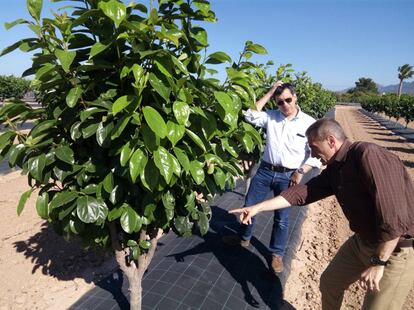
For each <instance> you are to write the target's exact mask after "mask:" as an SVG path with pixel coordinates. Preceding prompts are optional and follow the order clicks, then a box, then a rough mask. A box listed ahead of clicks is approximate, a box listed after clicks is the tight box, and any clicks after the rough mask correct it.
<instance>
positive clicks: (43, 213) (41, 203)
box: [36, 192, 49, 220]
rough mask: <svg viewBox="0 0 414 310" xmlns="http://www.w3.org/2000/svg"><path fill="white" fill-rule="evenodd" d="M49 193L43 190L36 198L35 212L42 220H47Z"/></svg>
mask: <svg viewBox="0 0 414 310" xmlns="http://www.w3.org/2000/svg"><path fill="white" fill-rule="evenodd" d="M48 205H49V195H48V193H47V192H44V193H43V194H42V195H39V196H38V197H37V200H36V211H37V214H38V215H39V216H40V217H41V218H42V219H44V220H47V219H48V217H49V209H48Z"/></svg>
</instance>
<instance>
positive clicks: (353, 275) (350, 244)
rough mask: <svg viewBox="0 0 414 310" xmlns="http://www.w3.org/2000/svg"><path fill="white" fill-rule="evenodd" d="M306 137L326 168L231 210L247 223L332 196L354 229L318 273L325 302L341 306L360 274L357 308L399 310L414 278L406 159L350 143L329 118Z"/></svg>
mask: <svg viewBox="0 0 414 310" xmlns="http://www.w3.org/2000/svg"><path fill="white" fill-rule="evenodd" d="M306 135H307V138H308V142H309V146H310V148H311V150H312V156H313V157H316V158H319V159H320V160H321V162H322V163H323V164H325V165H327V168H326V169H325V170H324V171H323V172H322V173H321V174H320V175H319V176H317V177H316V178H314V179H312V180H310V181H309V182H308V183H307V184H305V185H297V186H294V187H291V188H289V189H287V190H286V191H283V192H282V193H281V194H280V196H278V197H275V198H273V199H269V200H267V201H264V202H262V203H259V204H256V205H254V206H251V207H248V208H242V209H235V210H231V211H229V212H230V213H240V220H241V221H242V222H243V223H244V224H247V223H249V222H250V221H251V217H252V216H254V215H256V214H257V213H259V212H261V211H270V210H276V209H281V208H286V207H289V206H292V205H304V204H309V203H312V202H315V201H318V200H320V199H323V198H325V197H328V196H331V195H335V196H336V197H337V200H338V202H339V204H340V205H341V208H342V210H343V212H344V214H345V216H346V218H347V219H348V221H349V224H350V228H351V230H352V231H353V232H355V234H354V235H353V236H352V237H351V238H350V239H349V240H347V241H346V242H345V243H344V244H343V245H342V247H341V248H340V249H339V251H338V253H337V254H336V255H335V257H334V258H333V260H332V262H331V263H330V264H329V265H328V267H327V268H326V270H325V271H324V273H323V274H322V276H321V282H320V289H321V293H322V308H323V309H326V310H335V309H338V310H339V309H340V307H341V304H342V299H343V294H344V291H345V289H347V288H348V287H349V285H350V284H352V283H353V282H355V281H357V280H359V281H360V283H361V286H362V287H363V288H364V289H367V294H366V295H365V300H364V305H363V307H362V309H372V310H373V309H375V310H378V309H401V307H402V305H403V303H404V300H405V298H406V296H407V295H408V293H409V291H410V289H411V288H412V286H413V284H414V249H413V236H414V188H413V184H412V182H411V179H410V177H409V175H408V173H407V171H406V169H405V167H404V165H403V164H402V162H401V161H400V160H399V158H398V157H397V156H395V155H394V154H392V153H391V152H389V151H387V150H386V149H384V148H382V147H380V146H378V145H376V144H373V143H367V142H355V143H351V142H350V141H348V140H347V139H346V137H345V134H344V132H343V130H342V128H341V126H340V125H339V124H338V123H337V122H336V121H334V120H332V119H321V120H319V121H317V122H315V123H314V124H313V125H311V126H310V127H309V128H308V130H307V132H306Z"/></svg>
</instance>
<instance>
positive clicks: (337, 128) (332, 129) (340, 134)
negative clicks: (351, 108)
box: [306, 117, 346, 142]
mask: <svg viewBox="0 0 414 310" xmlns="http://www.w3.org/2000/svg"><path fill="white" fill-rule="evenodd" d="M330 135H332V136H334V137H335V138H336V139H338V140H339V141H341V142H343V141H345V139H346V136H345V132H344V130H343V129H342V127H341V125H339V123H338V122H337V121H336V120H334V119H332V118H327V117H325V118H321V119H320V120H317V121H316V122H315V123H313V124H312V125H310V126H309V128H308V129H307V130H306V136H307V137H308V138H312V139H317V140H323V139H325V138H326V137H328V136H330Z"/></svg>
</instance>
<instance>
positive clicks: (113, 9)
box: [99, 0, 126, 28]
mask: <svg viewBox="0 0 414 310" xmlns="http://www.w3.org/2000/svg"><path fill="white" fill-rule="evenodd" d="M99 8H100V9H101V10H102V11H103V12H104V14H105V15H106V16H108V17H109V18H110V19H112V20H113V22H114V23H115V26H116V27H117V28H118V27H119V25H120V24H121V23H122V21H123V20H124V19H125V17H126V7H125V5H124V4H123V3H120V2H119V1H117V0H110V1H108V2H103V1H100V2H99Z"/></svg>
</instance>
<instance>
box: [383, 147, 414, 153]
mask: <svg viewBox="0 0 414 310" xmlns="http://www.w3.org/2000/svg"><path fill="white" fill-rule="evenodd" d="M387 150H389V151H395V152H401V153H408V154H414V149H412V148H406V147H394V146H387Z"/></svg>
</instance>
